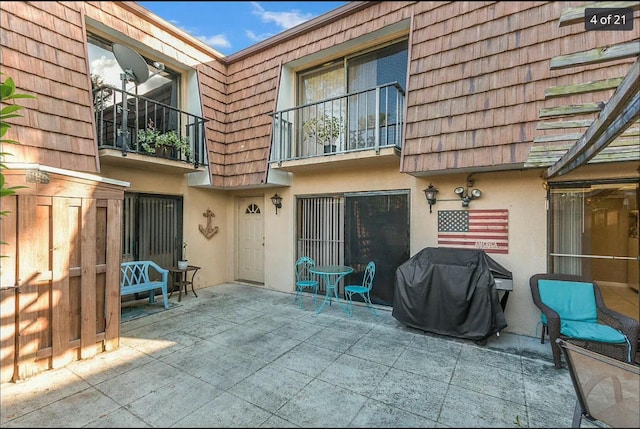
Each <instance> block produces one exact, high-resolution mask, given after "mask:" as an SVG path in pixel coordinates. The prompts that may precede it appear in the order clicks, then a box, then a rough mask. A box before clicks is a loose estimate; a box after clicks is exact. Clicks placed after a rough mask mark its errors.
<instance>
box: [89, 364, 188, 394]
mask: <svg viewBox="0 0 640 429" xmlns="http://www.w3.org/2000/svg"><path fill="white" fill-rule="evenodd" d="M184 375H185V374H184V373H180V372H179V371H178V370H177V369H176V368H174V367H173V366H171V365H168V364H166V363H163V362H160V361H157V360H156V361H152V362H150V363H148V364H146V365H142V366H139V367H136V368H133V369H131V370H129V371H127V372H123V373H121V374H119V375H116V376H114V377H112V378H110V379H108V380H105V381H103V382H102V383H99V384H97V385H96V386H95V387H96V388H97V389H98V390H99V391H100V392H102V393H103V394H105V395H107V396H108V397H110V398H111V399H113V400H114V401H116V402H117V403H118V404H119V405H127V404H130V403H131V402H133V401H136V400H137V399H140V398H142V397H144V396H146V395H148V394H149V393H151V392H154V391H156V390H158V389H162V388H163V387H164V386H165V385H167V384H170V383H171V382H172V379H173V378H174V377H179V376H184Z"/></svg>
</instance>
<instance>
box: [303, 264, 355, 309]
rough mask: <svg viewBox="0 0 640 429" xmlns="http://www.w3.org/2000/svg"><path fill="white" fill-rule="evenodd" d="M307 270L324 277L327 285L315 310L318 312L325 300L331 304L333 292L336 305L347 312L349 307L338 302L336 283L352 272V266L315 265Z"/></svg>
mask: <svg viewBox="0 0 640 429" xmlns="http://www.w3.org/2000/svg"><path fill="white" fill-rule="evenodd" d="M309 272H311V273H313V274H317V275H318V276H320V277H322V278H323V279H324V284H325V285H326V287H327V292H326V294H325V296H324V301H322V305H320V307H319V308H318V310H317V311H316V312H317V313H320V312H321V311H322V309H323V308H324V305H325V304H326V303H327V301H329V305H331V301H332V300H333V296H332V293H333V295H334V296H335V297H336V301H337V302H338V305H340V307H342V310H344V312H345V313H347V314H349V309H348V308H347V307H346V306H345V305H343V304H342V303H341V302H340V297H339V296H338V283H339V282H340V279H342V278H343V277H344V276H346V275H348V274H351V273H352V272H353V268H351V267H349V266H347V265H316V266H315V267H311V268H309Z"/></svg>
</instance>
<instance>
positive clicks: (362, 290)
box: [344, 261, 378, 317]
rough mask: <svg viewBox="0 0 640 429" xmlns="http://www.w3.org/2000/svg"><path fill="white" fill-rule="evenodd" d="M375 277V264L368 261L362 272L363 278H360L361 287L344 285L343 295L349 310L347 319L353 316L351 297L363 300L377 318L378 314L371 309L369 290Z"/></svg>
mask: <svg viewBox="0 0 640 429" xmlns="http://www.w3.org/2000/svg"><path fill="white" fill-rule="evenodd" d="M375 275H376V264H375V262H373V261H370V262H369V263H368V264H367V268H365V270H364V277H363V278H362V284H361V285H346V286H345V287H344V295H345V297H346V298H347V301H348V306H347V308H348V309H349V317H351V316H352V315H353V295H354V294H356V295H360V296H361V297H362V299H363V300H364V302H365V304H367V307H369V308H370V309H371V310H373V314H375V316H376V317H377V316H378V312H377V311H376V309H375V308H374V307H373V304H372V303H371V288H372V287H373V278H374V277H375Z"/></svg>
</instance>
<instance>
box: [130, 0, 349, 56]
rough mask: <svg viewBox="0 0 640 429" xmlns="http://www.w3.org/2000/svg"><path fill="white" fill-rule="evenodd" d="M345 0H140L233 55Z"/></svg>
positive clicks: (143, 5)
mask: <svg viewBox="0 0 640 429" xmlns="http://www.w3.org/2000/svg"><path fill="white" fill-rule="evenodd" d="M346 3H348V2H346V1H275V2H272V1H264V2H257V1H139V2H138V4H140V5H141V6H142V7H144V8H146V9H149V10H150V11H151V12H153V13H155V14H156V15H158V16H160V17H161V18H163V19H164V20H166V21H169V22H170V23H172V24H174V25H176V26H177V27H180V28H181V29H183V30H184V31H186V32H187V33H189V34H191V35H192V36H195V37H197V38H198V39H200V40H202V41H203V42H205V43H206V44H207V45H209V46H211V47H212V48H214V49H215V50H217V51H218V52H220V53H222V54H224V55H231V54H233V53H235V52H238V51H240V50H242V49H244V48H247V47H249V46H251V45H254V44H256V43H258V42H260V41H262V40H264V39H267V38H269V37H271V36H274V35H276V34H278V33H281V32H283V31H285V30H287V29H289V28H291V27H294V26H296V25H298V24H301V23H302V22H304V21H308V20H310V19H313V18H315V17H316V16H319V15H322V14H323V13H326V12H329V11H331V10H333V9H336V8H338V7H340V6H342V5H344V4H346Z"/></svg>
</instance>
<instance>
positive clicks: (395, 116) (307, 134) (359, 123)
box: [270, 82, 405, 165]
mask: <svg viewBox="0 0 640 429" xmlns="http://www.w3.org/2000/svg"><path fill="white" fill-rule="evenodd" d="M404 98H405V93H404V90H403V89H402V88H401V87H400V85H398V83H397V82H394V83H390V84H386V85H380V86H376V87H374V88H370V89H367V90H363V91H358V92H354V93H350V94H347V95H342V96H339V97H333V98H330V99H327V100H323V101H320V102H317V103H309V104H305V105H302V106H297V107H294V108H291V109H286V110H281V111H278V112H275V113H272V114H271V116H272V117H273V140H272V147H271V158H270V162H272V163H278V165H280V164H281V163H282V162H283V161H292V160H298V159H304V158H313V157H319V156H326V155H331V154H336V153H347V152H354V151H361V150H371V149H375V150H376V152H379V151H380V149H381V148H384V147H396V148H398V149H401V146H402V125H403V123H404V118H403V112H404Z"/></svg>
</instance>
